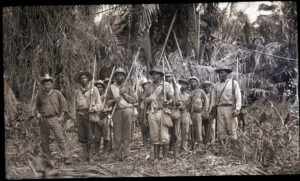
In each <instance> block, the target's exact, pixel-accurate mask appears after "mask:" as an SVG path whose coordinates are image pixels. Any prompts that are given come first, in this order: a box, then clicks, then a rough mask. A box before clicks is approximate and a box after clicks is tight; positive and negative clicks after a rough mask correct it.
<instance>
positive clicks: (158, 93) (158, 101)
mask: <svg viewBox="0 0 300 181" xmlns="http://www.w3.org/2000/svg"><path fill="white" fill-rule="evenodd" d="M164 87H165V93H166V99H167V100H166V101H169V100H171V99H172V100H173V97H174V89H173V87H172V86H171V85H170V84H169V83H168V82H165V84H164ZM145 94H146V95H149V96H147V97H151V98H153V99H154V101H152V103H151V106H150V107H151V109H152V108H162V107H163V102H164V93H163V82H160V83H159V84H154V83H151V84H149V86H148V88H147V89H146V91H145Z"/></svg>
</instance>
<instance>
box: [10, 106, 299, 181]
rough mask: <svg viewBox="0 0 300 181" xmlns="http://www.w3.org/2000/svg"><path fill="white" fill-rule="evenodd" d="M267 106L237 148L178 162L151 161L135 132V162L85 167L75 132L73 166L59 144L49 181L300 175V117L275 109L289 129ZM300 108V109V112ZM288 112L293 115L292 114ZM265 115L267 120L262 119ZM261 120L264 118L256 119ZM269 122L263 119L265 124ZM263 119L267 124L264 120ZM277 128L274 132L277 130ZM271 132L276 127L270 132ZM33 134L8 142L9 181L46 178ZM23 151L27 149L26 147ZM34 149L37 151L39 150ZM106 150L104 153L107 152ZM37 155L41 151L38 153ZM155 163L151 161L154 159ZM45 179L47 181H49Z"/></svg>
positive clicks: (205, 151)
mask: <svg viewBox="0 0 300 181" xmlns="http://www.w3.org/2000/svg"><path fill="white" fill-rule="evenodd" d="M264 104H265V102H264V101H260V102H258V103H255V104H254V105H253V106H251V107H250V108H249V115H251V116H249V122H248V125H247V127H246V128H247V129H246V132H245V133H242V131H241V130H240V129H238V137H239V142H238V145H235V146H237V147H234V145H231V144H230V142H228V144H227V145H226V146H225V147H222V146H221V145H220V143H219V142H218V141H217V142H216V143H215V144H214V145H212V144H210V145H206V146H205V147H203V148H202V149H196V150H194V151H185V152H180V153H178V156H177V159H176V160H174V159H173V158H172V155H171V153H169V155H168V158H166V159H162V160H160V161H158V162H153V161H151V156H152V154H153V153H148V152H147V151H146V150H144V149H143V144H142V136H141V132H140V128H139V127H136V129H135V132H134V135H133V139H132V143H131V151H130V152H131V157H130V158H128V159H125V160H123V161H116V160H114V159H113V153H112V152H111V153H109V154H101V157H100V158H98V159H95V160H94V162H93V163H87V162H80V161H79V159H80V158H81V157H82V155H83V153H82V149H81V146H80V145H79V143H78V140H77V135H76V134H75V133H74V132H66V141H67V147H68V150H69V153H70V155H71V156H72V157H71V161H72V164H71V165H64V164H62V161H61V158H60V156H59V154H58V148H57V144H56V142H55V141H52V142H51V144H50V148H51V150H52V151H53V152H52V154H53V157H54V160H55V164H54V169H53V170H51V171H50V172H49V173H47V174H48V175H47V174H46V176H45V177H46V178H91V177H94V178H101V177H164V176H168V177H172V176H215V175H273V174H295V173H296V174H297V173H298V174H299V173H300V170H299V166H300V164H299V163H300V162H299V117H298V111H294V112H293V111H292V110H290V109H286V105H284V104H282V105H276V107H277V109H278V110H279V113H280V114H281V115H282V117H283V118H285V117H286V115H287V114H288V112H289V113H290V115H291V116H290V117H291V118H290V121H288V120H287V119H285V122H286V123H285V127H284V126H281V122H280V119H279V118H278V116H277V115H276V114H275V112H274V109H273V108H272V107H270V106H269V105H268V104H265V105H264ZM298 109H299V108H297V110H298ZM287 110H288V111H287ZM262 113H266V116H265V117H264V116H261V115H262ZM252 115H259V116H252ZM263 117H264V118H263ZM262 118H263V119H262ZM272 125H273V127H272ZM270 126H271V127H270ZM34 131H36V129H33V131H31V132H29V133H28V134H29V135H27V136H26V138H33V139H29V140H27V141H24V139H23V140H22V139H8V140H7V141H6V142H5V150H6V152H5V159H6V178H7V179H30V178H43V174H42V173H41V172H38V171H37V173H34V171H33V169H32V168H31V167H30V164H29V160H32V158H33V157H32V156H30V154H29V153H28V152H33V151H32V150H35V149H36V148H38V149H40V148H39V144H37V143H39V136H34V135H37V133H38V132H36V133H35V134H33V133H34ZM22 145H23V146H22ZM34 145H35V146H34ZM102 151H103V150H102V144H101V149H100V152H102ZM37 152H38V153H40V152H41V150H39V151H37ZM149 157H150V158H149ZM45 177H44V178H45Z"/></svg>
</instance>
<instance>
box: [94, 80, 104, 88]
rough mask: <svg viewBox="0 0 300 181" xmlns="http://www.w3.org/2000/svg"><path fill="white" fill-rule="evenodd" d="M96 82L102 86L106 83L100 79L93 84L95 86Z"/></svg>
mask: <svg viewBox="0 0 300 181" xmlns="http://www.w3.org/2000/svg"><path fill="white" fill-rule="evenodd" d="M97 84H101V85H102V86H103V87H106V85H105V84H104V82H103V81H102V80H97V81H96V82H95V83H94V85H95V86H96V85H97Z"/></svg>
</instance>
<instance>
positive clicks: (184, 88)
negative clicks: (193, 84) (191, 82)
mask: <svg viewBox="0 0 300 181" xmlns="http://www.w3.org/2000/svg"><path fill="white" fill-rule="evenodd" d="M180 86H181V89H182V90H187V88H188V84H186V83H180Z"/></svg>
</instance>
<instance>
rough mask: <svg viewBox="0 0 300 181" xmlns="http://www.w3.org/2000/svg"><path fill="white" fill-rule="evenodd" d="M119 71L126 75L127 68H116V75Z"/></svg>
mask: <svg viewBox="0 0 300 181" xmlns="http://www.w3.org/2000/svg"><path fill="white" fill-rule="evenodd" d="M117 73H123V74H124V75H126V72H125V70H124V69H123V68H122V67H119V68H117V69H116V70H115V73H114V75H116V74H117Z"/></svg>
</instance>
